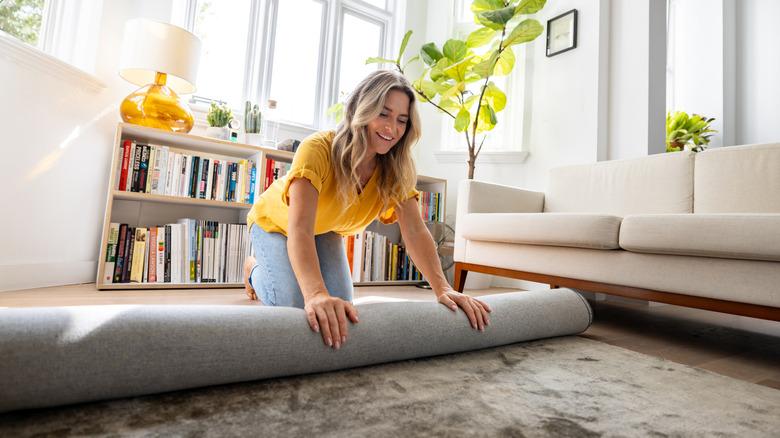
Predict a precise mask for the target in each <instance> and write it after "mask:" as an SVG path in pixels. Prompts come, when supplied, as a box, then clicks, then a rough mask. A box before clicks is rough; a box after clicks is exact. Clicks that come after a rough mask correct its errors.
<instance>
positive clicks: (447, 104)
mask: <svg viewBox="0 0 780 438" xmlns="http://www.w3.org/2000/svg"><path fill="white" fill-rule="evenodd" d="M438 105H439V106H440V107H442V108H443V109H445V110H447V111H449V112H451V113H456V112H458V111H460V108H461V105H460V104H459V103H458V102H456V101H455V100H453V99H444V98H442V99H440V100H439V103H438Z"/></svg>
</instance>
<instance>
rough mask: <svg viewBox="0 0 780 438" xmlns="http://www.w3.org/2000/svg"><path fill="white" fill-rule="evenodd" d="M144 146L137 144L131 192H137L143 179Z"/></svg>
mask: <svg viewBox="0 0 780 438" xmlns="http://www.w3.org/2000/svg"><path fill="white" fill-rule="evenodd" d="M143 150H144V147H143V145H140V144H137V145H135V158H133V175H132V176H133V178H132V179H133V180H132V182H131V185H130V191H131V192H137V191H138V186H139V184H140V181H141V179H140V178H141V172H140V169H141V155H142V153H143Z"/></svg>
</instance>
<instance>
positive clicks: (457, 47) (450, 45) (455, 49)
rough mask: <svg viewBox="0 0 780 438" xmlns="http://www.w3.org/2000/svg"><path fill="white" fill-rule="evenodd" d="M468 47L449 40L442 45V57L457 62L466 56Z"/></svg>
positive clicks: (460, 42)
mask: <svg viewBox="0 0 780 438" xmlns="http://www.w3.org/2000/svg"><path fill="white" fill-rule="evenodd" d="M467 51H468V47H466V43H465V42H463V41H461V40H456V39H449V40H447V42H446V43H444V56H446V57H447V58H449V59H450V61H452V62H458V61H460V60H462V59H463V57H464V56H466V52H467Z"/></svg>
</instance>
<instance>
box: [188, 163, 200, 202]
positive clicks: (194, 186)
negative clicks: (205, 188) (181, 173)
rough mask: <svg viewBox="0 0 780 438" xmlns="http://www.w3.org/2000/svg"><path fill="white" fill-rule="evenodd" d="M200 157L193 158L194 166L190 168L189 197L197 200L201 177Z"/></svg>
mask: <svg viewBox="0 0 780 438" xmlns="http://www.w3.org/2000/svg"><path fill="white" fill-rule="evenodd" d="M199 172H200V157H197V156H193V157H192V165H191V166H190V182H189V190H188V195H187V196H189V197H190V198H197V194H198V176H199V175H200V173H199Z"/></svg>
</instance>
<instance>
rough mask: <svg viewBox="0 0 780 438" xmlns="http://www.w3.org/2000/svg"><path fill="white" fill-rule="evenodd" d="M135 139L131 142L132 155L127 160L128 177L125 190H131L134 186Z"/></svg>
mask: <svg viewBox="0 0 780 438" xmlns="http://www.w3.org/2000/svg"><path fill="white" fill-rule="evenodd" d="M136 147H137V145H136V143H135V141H131V142H130V157H129V158H128V162H127V178H126V179H125V191H126V192H129V191H131V189H132V188H133V166H134V165H135V164H134V163H135V149H136Z"/></svg>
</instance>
